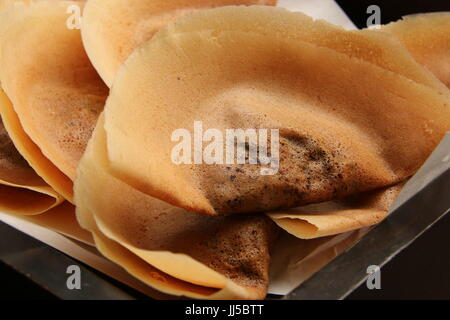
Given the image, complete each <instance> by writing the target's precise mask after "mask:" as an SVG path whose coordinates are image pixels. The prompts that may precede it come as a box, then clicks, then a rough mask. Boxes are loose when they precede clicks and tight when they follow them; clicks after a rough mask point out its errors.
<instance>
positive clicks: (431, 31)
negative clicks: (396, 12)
mask: <svg viewBox="0 0 450 320" xmlns="http://www.w3.org/2000/svg"><path fill="white" fill-rule="evenodd" d="M381 31H384V32H387V33H390V34H391V35H393V36H395V37H396V38H397V39H398V40H400V42H401V43H402V44H403V45H405V46H406V48H407V49H408V50H409V51H410V52H411V54H412V55H413V57H414V58H415V59H416V60H417V62H419V63H420V64H422V65H424V66H425V67H426V68H427V69H429V70H430V71H431V72H433V73H434V74H435V75H436V76H437V77H438V78H439V79H440V80H441V81H442V82H443V83H444V84H445V85H446V86H447V87H449V88H450V12H442V13H427V14H417V15H412V16H406V17H404V18H403V19H402V20H399V21H397V22H393V23H390V24H388V25H386V26H383V27H382V28H381Z"/></svg>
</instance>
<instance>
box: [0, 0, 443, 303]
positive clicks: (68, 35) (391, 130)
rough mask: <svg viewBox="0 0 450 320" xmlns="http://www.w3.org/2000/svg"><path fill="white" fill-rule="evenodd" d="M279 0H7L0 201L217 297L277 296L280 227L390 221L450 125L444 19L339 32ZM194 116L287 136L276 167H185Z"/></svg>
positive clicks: (0, 60) (138, 269)
mask: <svg viewBox="0 0 450 320" xmlns="http://www.w3.org/2000/svg"><path fill="white" fill-rule="evenodd" d="M275 2H276V1H264V0H189V1H186V0H170V1H169V0H88V1H87V2H86V3H85V2H84V1H9V0H8V1H7V0H1V2H0V9H1V10H2V11H1V13H0V81H1V86H2V89H3V91H4V92H1V93H0V113H1V116H2V123H0V139H1V140H0V184H1V186H0V210H1V211H4V212H7V213H11V214H15V215H22V216H27V217H26V218H27V219H32V220H33V221H34V222H35V223H40V224H41V225H44V226H47V227H48V228H51V229H54V230H57V231H59V232H62V233H64V234H66V235H69V236H71V237H74V238H76V239H79V240H83V241H85V242H87V243H92V244H95V246H96V247H97V249H98V250H99V251H100V252H101V253H102V254H103V255H105V256H106V257H108V258H109V259H111V260H112V261H114V262H115V263H117V264H119V265H120V266H122V267H123V268H125V269H126V270H127V271H128V272H129V273H130V274H132V275H133V276H135V277H136V278H138V279H140V280H141V281H143V282H144V283H146V284H148V285H149V286H152V287H153V288H156V289H158V290H160V291H162V292H164V293H168V294H171V295H177V296H187V297H192V298H207V299H261V298H264V297H265V295H266V294H267V287H268V279H269V277H268V270H269V265H270V255H271V254H272V253H273V252H271V250H272V248H273V244H274V242H276V241H277V236H279V235H280V234H281V233H283V232H288V233H290V234H292V235H293V236H296V237H298V238H300V239H313V238H318V237H325V236H330V235H336V234H339V233H343V232H347V231H351V230H356V229H359V228H363V227H367V226H371V225H374V224H376V223H378V222H380V221H381V220H383V219H384V218H385V216H386V214H387V212H388V210H389V207H390V205H391V204H392V202H393V200H394V199H395V197H396V195H397V194H398V192H399V191H400V190H401V187H402V185H403V183H404V182H405V181H406V180H407V179H408V178H409V177H411V176H412V175H414V173H415V172H416V171H417V170H418V168H419V167H420V166H421V165H422V164H423V162H424V161H425V160H426V159H427V157H428V156H429V155H430V154H431V152H432V151H433V150H434V148H435V147H436V146H437V145H438V143H439V142H440V140H441V138H442V137H443V136H444V134H445V132H446V131H448V130H450V91H449V90H448V88H447V86H449V85H450V50H449V49H450V48H449V47H448V46H449V44H450V31H449V30H450V28H449V26H450V14H446V13H444V14H432V15H421V16H416V17H411V18H408V19H405V20H404V21H400V22H398V23H394V24H391V25H388V26H385V27H383V28H381V30H360V31H345V30H343V29H341V28H339V27H337V26H334V25H331V24H329V23H326V22H324V21H314V20H313V19H311V18H309V17H307V16H305V15H303V14H301V13H292V12H289V11H286V10H284V9H280V8H275V7H272V6H271V5H274V4H275ZM264 5H266V6H264ZM74 8H75V9H76V8H79V10H80V12H81V11H82V12H83V16H82V19H81V30H79V29H77V28H70V27H69V26H70V24H69V23H68V19H71V18H72V17H71V15H72V14H73V13H74V12H75V13H76V11H77V10H73V9H74ZM196 121H201V122H202V124H203V126H204V128H205V130H206V129H207V128H214V129H216V130H218V131H221V132H225V131H226V130H227V129H237V128H242V129H243V130H245V129H248V128H255V129H263V128H264V129H278V130H279V170H278V171H277V172H276V173H275V174H272V175H262V174H261V173H260V172H261V171H260V169H261V168H262V167H263V165H262V164H261V163H260V164H253V165H249V164H233V163H230V164H219V163H215V164H205V163H198V164H195V163H191V164H177V163H175V162H174V161H172V160H173V159H172V157H171V155H172V153H173V147H174V142H173V141H172V140H171V139H172V133H173V132H174V131H176V130H177V129H180V128H187V129H190V128H192V127H193V124H194V122H196ZM203 138H204V137H203ZM205 141H207V139H205ZM220 152H221V151H220V150H217V149H216V150H215V151H214V152H213V153H215V154H216V155H217V153H220ZM194 153H195V152H194ZM75 210H76V219H75Z"/></svg>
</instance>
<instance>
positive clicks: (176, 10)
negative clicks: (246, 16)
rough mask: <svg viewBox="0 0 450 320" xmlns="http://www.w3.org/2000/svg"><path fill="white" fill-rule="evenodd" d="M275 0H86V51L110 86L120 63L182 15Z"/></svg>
mask: <svg viewBox="0 0 450 320" xmlns="http://www.w3.org/2000/svg"><path fill="white" fill-rule="evenodd" d="M276 2H277V1H275V0H108V1H104V0H89V1H88V2H87V4H86V8H85V10H84V12H83V26H82V36H83V43H84V45H85V47H86V51H87V53H88V55H89V57H90V59H91V61H92V63H93V64H94V66H95V68H96V69H97V71H98V72H99V74H100V76H101V77H102V78H103V80H104V81H105V83H106V84H107V85H108V86H109V87H111V85H112V82H113V79H114V76H115V74H116V72H117V70H118V69H119V67H120V65H121V64H122V63H123V62H124V61H125V60H126V59H127V58H128V56H129V55H130V54H131V53H132V52H133V50H134V49H135V48H137V47H138V46H139V45H141V44H142V43H144V42H146V41H147V40H149V39H150V38H151V37H152V36H153V35H154V34H155V33H156V32H157V31H158V30H159V29H161V28H162V27H164V26H165V25H167V24H169V23H170V22H172V21H174V20H176V19H177V18H178V17H181V16H184V15H186V14H189V13H192V12H196V11H199V10H205V9H209V8H214V7H220V6H228V5H255V4H261V5H262V4H265V5H275V4H276Z"/></svg>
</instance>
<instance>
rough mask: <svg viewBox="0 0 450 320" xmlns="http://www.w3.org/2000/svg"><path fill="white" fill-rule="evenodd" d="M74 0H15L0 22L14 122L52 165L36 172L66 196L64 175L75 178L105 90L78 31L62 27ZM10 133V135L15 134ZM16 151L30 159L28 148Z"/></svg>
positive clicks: (0, 63)
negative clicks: (28, 1) (45, 171)
mask: <svg viewBox="0 0 450 320" xmlns="http://www.w3.org/2000/svg"><path fill="white" fill-rule="evenodd" d="M74 4H77V2H70V1H62V2H60V1H39V2H36V3H31V4H23V3H15V4H14V5H12V6H9V7H8V8H7V9H5V10H4V11H3V13H2V17H6V18H5V19H2V20H1V21H0V30H1V31H0V47H1V48H2V50H1V52H2V53H1V55H0V79H1V82H2V86H3V88H4V90H5V92H6V94H7V95H8V97H9V98H10V100H11V102H12V104H13V109H14V112H15V114H16V115H17V120H18V121H19V122H18V123H20V127H21V128H18V130H19V131H20V129H23V131H24V132H25V133H26V135H27V136H28V137H29V138H30V139H31V141H32V142H33V143H34V144H36V146H37V147H38V148H39V150H40V151H41V152H42V154H43V156H44V157H45V158H46V159H48V160H49V162H51V163H52V164H53V166H54V169H55V170H52V173H51V175H52V177H49V176H47V175H45V174H41V173H40V172H39V174H41V176H42V178H43V179H44V180H45V181H46V182H47V183H48V184H49V185H50V186H52V187H53V188H54V189H55V190H57V191H58V192H60V193H61V194H62V195H64V196H65V197H66V198H67V199H69V200H71V188H70V187H69V188H67V180H69V182H70V180H74V179H75V173H76V167H77V165H78V162H79V160H80V158H81V155H82V154H83V152H84V149H85V147H86V144H87V141H88V140H89V138H90V135H91V132H92V130H93V127H94V126H95V123H96V121H97V117H98V115H99V113H100V112H101V110H102V109H103V105H104V101H105V99H106V96H107V94H108V89H107V87H106V86H105V85H104V84H103V82H102V80H101V79H100V77H99V76H98V75H97V73H96V71H95V69H94V68H93V67H92V65H91V64H90V62H89V59H88V57H87V55H86V53H85V51H84V48H83V45H82V41H81V35H80V31H79V30H77V29H69V28H68V27H67V19H68V17H69V14H68V13H67V12H66V10H67V8H68V6H70V5H74ZM8 121H10V120H9V119H7V120H6V122H8ZM10 134H11V137H12V139H13V140H14V139H16V136H20V134H21V133H20V132H18V131H16V130H14V131H12V132H10ZM17 140H21V138H20V137H17ZM21 153H22V154H23V155H24V157H25V158H26V159H27V160H28V161H29V162H30V163H32V162H33V157H34V156H35V153H34V152H31V151H29V150H25V153H24V152H21ZM34 160H36V159H34ZM39 161H40V160H39ZM32 165H33V164H32ZM36 170H37V171H38V169H36ZM54 175H59V178H55V177H54Z"/></svg>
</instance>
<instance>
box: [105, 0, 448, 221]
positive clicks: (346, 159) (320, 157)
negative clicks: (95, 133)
mask: <svg viewBox="0 0 450 320" xmlns="http://www.w3.org/2000/svg"><path fill="white" fill-rule="evenodd" d="M261 10H263V11H264V10H268V11H270V10H273V11H274V12H278V10H277V9H274V8H259V7H249V8H244V7H230V8H219V9H214V10H209V11H204V12H201V13H194V14H192V15H190V16H189V17H186V18H184V19H185V21H184V23H183V25H190V24H191V23H192V24H195V23H196V21H197V18H200V19H205V15H208V14H213V13H214V15H215V16H216V15H220V14H222V15H223V16H222V20H223V21H228V19H231V17H233V16H236V15H239V14H238V13H239V12H240V11H245V12H246V14H241V15H239V16H240V18H241V19H247V20H248V21H253V20H254V19H257V18H258V16H259V14H260V12H261ZM217 12H219V13H220V14H218V13H217ZM283 12H284V11H283ZM284 14H285V15H290V14H291V13H288V12H284ZM277 17H281V16H280V15H275V16H274V19H276V18H277ZM249 23H250V22H249ZM242 24H243V25H246V24H245V23H242ZM175 29H176V30H177V31H176V32H171V31H170V28H169V29H167V30H166V31H164V32H163V33H162V36H156V37H155V38H154V39H152V40H151V41H150V42H148V43H146V44H145V45H143V46H142V47H141V48H140V49H138V50H136V51H135V52H134V53H133V54H132V55H131V56H130V58H129V59H128V60H127V62H126V63H125V64H124V65H123V67H122V68H121V70H120V71H119V73H118V75H117V77H116V79H115V82H114V86H113V89H112V91H111V95H110V97H109V99H108V101H107V104H106V107H105V129H106V133H107V149H108V159H109V165H110V166H109V167H108V168H109V170H110V172H111V173H112V174H113V175H115V176H116V177H118V178H119V179H121V180H122V181H124V182H126V183H128V184H130V185H132V186H134V187H135V188H137V189H139V190H141V191H143V192H144V193H147V194H149V195H152V196H154V197H157V198H159V199H161V200H164V201H167V202H169V203H171V204H173V205H176V206H179V207H183V208H185V209H188V210H192V211H196V212H202V213H205V214H210V215H217V214H230V213H244V212H259V211H264V212H267V211H270V210H276V209H280V208H292V207H298V206H302V205H306V204H310V203H317V202H323V201H328V200H332V199H336V198H341V197H344V196H348V195H352V194H355V193H360V192H365V191H370V190H374V189H377V188H381V187H384V186H389V185H393V184H396V183H398V182H401V181H403V180H405V179H407V178H408V177H409V176H411V175H412V174H414V172H415V171H416V170H417V169H418V168H419V167H420V165H421V164H422V163H423V162H424V161H425V159H426V158H427V157H428V156H429V154H430V153H431V152H432V150H433V149H434V148H435V146H436V145H437V144H438V143H439V141H440V140H441V138H442V137H443V135H444V133H445V132H446V131H447V130H449V129H450V107H449V105H450V99H449V93H448V90H447V89H445V91H444V90H442V91H441V90H437V89H436V86H434V85H429V84H427V85H425V84H423V83H422V82H419V81H411V80H412V79H411V77H406V76H402V75H400V74H398V73H394V72H391V71H389V70H387V69H386V68H384V67H383V68H382V67H380V66H378V65H377V64H375V63H373V62H372V61H365V60H363V59H355V58H353V57H351V56H349V55H348V54H344V53H340V52H338V51H336V50H333V49H330V48H327V47H324V46H317V45H315V44H312V43H310V42H306V41H302V40H300V39H292V38H291V37H288V38H287V39H284V38H280V37H279V34H278V32H272V30H273V28H272V26H271V25H268V26H267V28H266V29H264V26H261V27H260V29H259V30H258V31H255V32H253V31H247V30H244V31H238V30H227V28H225V27H224V30H222V31H221V30H218V29H217V30H216V29H210V28H206V29H205V30H197V31H192V32H181V31H180V30H179V29H180V28H175ZM411 59H412V58H411ZM400 61H401V60H399V61H398V62H400ZM415 65H416V67H417V68H418V70H420V68H421V67H420V66H419V65H418V64H415ZM417 73H420V72H419V71H417ZM434 81H436V82H437V81H438V80H436V79H435V80H434ZM149 88H151V90H149ZM196 121H201V122H202V126H203V128H204V130H205V131H206V130H207V129H216V130H219V132H221V133H223V134H224V135H225V134H226V130H227V129H237V128H240V129H243V130H245V129H279V131H280V132H279V134H280V166H279V170H278V171H277V173H276V174H274V175H262V174H261V170H260V169H261V167H262V166H260V165H248V164H246V165H238V164H230V165H223V164H213V165H211V164H205V163H203V164H193V163H194V161H195V159H192V158H193V157H192V158H191V159H189V160H191V163H192V164H176V163H175V161H173V157H172V155H173V152H174V149H173V148H174V147H175V146H176V145H177V143H176V142H173V141H172V140H173V134H174V132H176V131H177V130H179V129H186V130H187V131H188V133H190V134H191V142H192V143H194V142H193V139H194V138H193V137H194V132H193V131H194V129H193V126H194V122H196ZM186 140H187V139H186ZM207 145H208V144H207V143H204V147H206V146H207ZM269 145H270V144H269ZM201 152H203V153H205V150H204V149H202V150H201ZM219 160H224V159H219Z"/></svg>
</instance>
